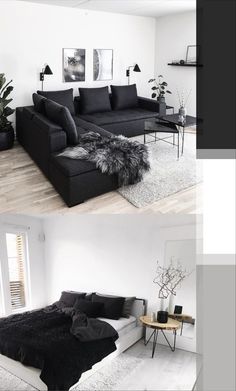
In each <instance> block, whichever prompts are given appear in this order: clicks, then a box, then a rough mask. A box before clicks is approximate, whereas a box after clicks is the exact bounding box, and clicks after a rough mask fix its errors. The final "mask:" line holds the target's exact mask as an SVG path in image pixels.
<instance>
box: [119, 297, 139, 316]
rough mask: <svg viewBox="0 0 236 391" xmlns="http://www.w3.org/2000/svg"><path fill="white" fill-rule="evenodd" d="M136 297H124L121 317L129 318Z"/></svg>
mask: <svg viewBox="0 0 236 391" xmlns="http://www.w3.org/2000/svg"><path fill="white" fill-rule="evenodd" d="M135 299H136V297H134V296H133V297H126V298H125V302H124V305H123V309H122V317H123V318H129V317H130V315H131V310H132V307H133V304H134V302H135Z"/></svg>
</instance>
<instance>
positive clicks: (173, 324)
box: [140, 316, 181, 358]
mask: <svg viewBox="0 0 236 391" xmlns="http://www.w3.org/2000/svg"><path fill="white" fill-rule="evenodd" d="M140 321H141V323H142V324H143V326H144V327H148V328H151V329H153V332H152V334H151V335H150V337H149V338H148V340H147V341H146V333H145V339H144V344H145V346H146V345H147V344H148V342H149V341H150V340H151V338H152V336H153V348H152V358H153V357H154V354H155V350H156V344H157V337H158V332H159V331H160V332H161V333H162V334H163V336H164V337H165V340H166V342H167V343H168V345H169V347H170V349H171V351H172V352H174V351H175V344H176V331H177V330H178V329H179V328H180V326H181V323H180V322H178V321H177V320H175V319H171V318H168V322H167V323H159V322H152V321H151V318H150V316H141V317H140ZM167 330H172V331H173V334H174V344H173V346H171V344H170V342H169V340H168V339H167V336H166V335H165V332H164V331H167Z"/></svg>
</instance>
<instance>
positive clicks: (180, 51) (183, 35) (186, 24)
mask: <svg viewBox="0 0 236 391" xmlns="http://www.w3.org/2000/svg"><path fill="white" fill-rule="evenodd" d="M187 45H196V12H186V13H183V14H175V15H169V16H163V17H160V18H157V20H156V64H155V77H156V76H158V75H160V74H161V75H163V76H164V79H165V81H166V82H167V83H168V89H170V91H171V92H172V95H169V94H166V102H167V104H168V105H170V106H174V108H175V111H178V109H179V102H178V96H177V89H178V90H179V91H182V90H185V91H186V92H187V93H188V92H189V91H190V90H192V91H191V95H190V98H189V101H188V103H187V113H188V114H189V115H193V116H195V115H196V68H195V67H178V66H169V65H167V64H168V63H170V62H172V60H185V58H186V49H187Z"/></svg>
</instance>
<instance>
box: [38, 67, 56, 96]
mask: <svg viewBox="0 0 236 391" xmlns="http://www.w3.org/2000/svg"><path fill="white" fill-rule="evenodd" d="M44 75H53V73H52V70H51V68H50V66H49V65H47V64H45V67H44V68H43V69H42V72H40V81H41V82H42V91H43V82H44Z"/></svg>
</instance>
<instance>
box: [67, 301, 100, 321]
mask: <svg viewBox="0 0 236 391" xmlns="http://www.w3.org/2000/svg"><path fill="white" fill-rule="evenodd" d="M103 307H104V304H103V303H95V302H92V301H89V300H83V299H77V300H76V302H75V305H74V309H75V310H79V311H80V312H83V313H84V314H86V315H87V317H88V318H97V317H98V316H102V313H103Z"/></svg>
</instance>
